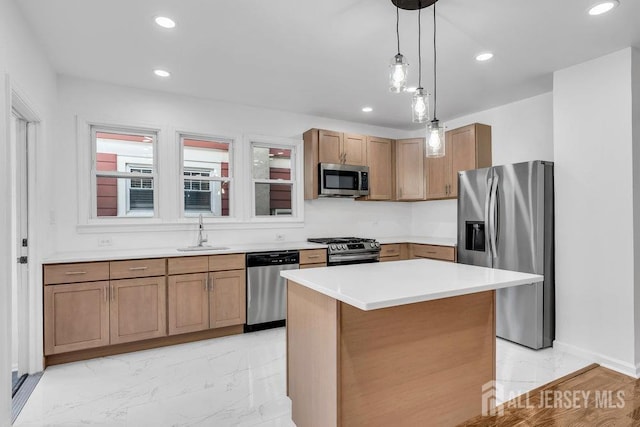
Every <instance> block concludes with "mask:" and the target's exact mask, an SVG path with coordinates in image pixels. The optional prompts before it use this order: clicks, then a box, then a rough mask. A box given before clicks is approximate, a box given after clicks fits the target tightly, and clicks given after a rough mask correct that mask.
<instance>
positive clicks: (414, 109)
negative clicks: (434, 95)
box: [411, 9, 429, 123]
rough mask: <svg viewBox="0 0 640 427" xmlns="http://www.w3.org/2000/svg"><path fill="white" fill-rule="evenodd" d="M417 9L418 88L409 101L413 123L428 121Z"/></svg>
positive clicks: (427, 98)
mask: <svg viewBox="0 0 640 427" xmlns="http://www.w3.org/2000/svg"><path fill="white" fill-rule="evenodd" d="M421 11H422V9H418V88H417V89H416V91H415V92H414V93H413V99H412V101H411V113H412V114H411V116H412V118H413V122H414V123H426V122H428V121H429V94H428V93H426V92H425V91H424V88H423V87H422V43H421V40H422V19H421V15H420V12H421Z"/></svg>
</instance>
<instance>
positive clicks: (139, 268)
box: [129, 266, 149, 271]
mask: <svg viewBox="0 0 640 427" xmlns="http://www.w3.org/2000/svg"><path fill="white" fill-rule="evenodd" d="M148 268H149V267H148V266H144V267H129V271H140V270H146V269H148Z"/></svg>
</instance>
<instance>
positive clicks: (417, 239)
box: [376, 236, 458, 247]
mask: <svg viewBox="0 0 640 427" xmlns="http://www.w3.org/2000/svg"><path fill="white" fill-rule="evenodd" d="M376 240H377V241H378V242H380V244H382V245H386V244H390V243H417V244H419V245H437V246H454V247H455V246H458V239H457V238H455V237H429V236H397V237H396V236H393V237H378V238H376Z"/></svg>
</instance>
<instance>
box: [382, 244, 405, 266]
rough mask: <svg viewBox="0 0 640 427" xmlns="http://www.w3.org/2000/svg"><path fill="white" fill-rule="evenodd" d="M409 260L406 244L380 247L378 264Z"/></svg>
mask: <svg viewBox="0 0 640 427" xmlns="http://www.w3.org/2000/svg"><path fill="white" fill-rule="evenodd" d="M408 258H409V246H408V245H407V244H406V243H389V244H384V245H380V262H389V261H402V260H405V259H408Z"/></svg>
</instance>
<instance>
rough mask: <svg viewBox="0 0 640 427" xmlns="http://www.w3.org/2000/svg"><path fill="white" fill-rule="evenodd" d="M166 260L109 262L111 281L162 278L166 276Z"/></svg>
mask: <svg viewBox="0 0 640 427" xmlns="http://www.w3.org/2000/svg"><path fill="white" fill-rule="evenodd" d="M166 264H167V262H166V260H165V259H164V258H161V259H135V260H129V261H111V265H110V266H109V269H110V271H111V273H110V277H111V279H112V280H113V279H135V278H136V277H153V276H164V275H165V274H167V268H166Z"/></svg>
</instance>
